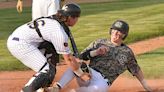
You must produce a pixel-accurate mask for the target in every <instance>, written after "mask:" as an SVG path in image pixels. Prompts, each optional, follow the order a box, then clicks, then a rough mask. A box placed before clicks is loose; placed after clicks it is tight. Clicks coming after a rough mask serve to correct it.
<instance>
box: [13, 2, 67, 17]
mask: <svg viewBox="0 0 164 92" xmlns="http://www.w3.org/2000/svg"><path fill="white" fill-rule="evenodd" d="M64 1H65V0H32V20H34V19H36V18H39V17H47V16H50V15H53V14H56V13H57V11H58V10H59V9H60V6H61V5H62V3H63V2H64ZM16 8H17V11H18V12H19V13H20V12H22V10H23V1H22V0H18V1H17V5H16Z"/></svg>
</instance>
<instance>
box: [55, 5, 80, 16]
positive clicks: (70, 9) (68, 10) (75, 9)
mask: <svg viewBox="0 0 164 92" xmlns="http://www.w3.org/2000/svg"><path fill="white" fill-rule="evenodd" d="M58 12H59V13H61V14H62V15H63V16H66V17H68V16H71V17H79V16H80V13H81V9H80V6H79V5H77V4H66V5H64V6H63V7H62V9H60V10H59V11H58Z"/></svg>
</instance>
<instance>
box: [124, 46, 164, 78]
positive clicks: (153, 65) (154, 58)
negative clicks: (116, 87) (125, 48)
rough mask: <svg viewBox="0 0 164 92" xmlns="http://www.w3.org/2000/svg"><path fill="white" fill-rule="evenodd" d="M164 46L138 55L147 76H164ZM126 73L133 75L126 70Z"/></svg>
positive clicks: (140, 64)
mask: <svg viewBox="0 0 164 92" xmlns="http://www.w3.org/2000/svg"><path fill="white" fill-rule="evenodd" d="M163 56H164V48H159V49H157V50H154V51H151V52H147V53H144V54H141V55H138V56H137V57H136V58H137V61H138V64H139V66H140V67H141V70H142V71H143V74H144V76H145V78H150V79H160V78H164V73H163V72H164V57H163ZM124 75H126V76H131V75H130V73H128V72H125V73H124Z"/></svg>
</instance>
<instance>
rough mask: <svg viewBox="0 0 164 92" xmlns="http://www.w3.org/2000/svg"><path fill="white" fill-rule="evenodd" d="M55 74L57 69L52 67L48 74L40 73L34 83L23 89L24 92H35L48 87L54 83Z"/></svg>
mask: <svg viewBox="0 0 164 92" xmlns="http://www.w3.org/2000/svg"><path fill="white" fill-rule="evenodd" d="M55 73H56V68H54V67H53V66H51V65H50V70H48V71H47V72H46V73H43V72H40V73H39V75H37V76H35V79H34V80H33V81H32V83H31V84H30V85H28V86H25V87H24V88H23V89H22V90H23V92H35V91H36V90H38V89H39V88H44V87H48V86H49V85H50V84H51V83H52V81H53V79H54V77H55Z"/></svg>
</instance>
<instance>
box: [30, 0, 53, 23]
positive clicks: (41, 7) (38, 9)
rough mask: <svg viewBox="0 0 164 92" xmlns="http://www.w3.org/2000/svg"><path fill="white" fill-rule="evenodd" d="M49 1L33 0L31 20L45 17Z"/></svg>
mask: <svg viewBox="0 0 164 92" xmlns="http://www.w3.org/2000/svg"><path fill="white" fill-rule="evenodd" d="M49 5H50V0H33V3H32V20H34V19H37V18H40V17H47V16H48V7H49Z"/></svg>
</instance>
